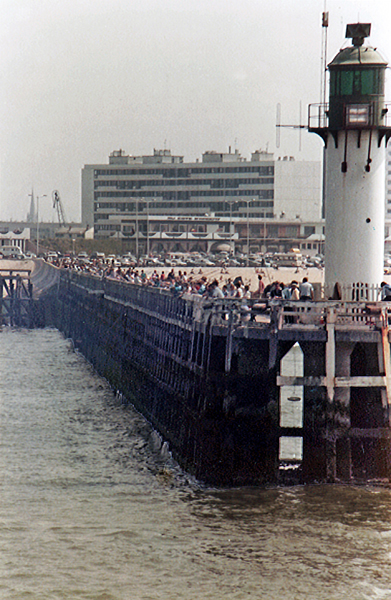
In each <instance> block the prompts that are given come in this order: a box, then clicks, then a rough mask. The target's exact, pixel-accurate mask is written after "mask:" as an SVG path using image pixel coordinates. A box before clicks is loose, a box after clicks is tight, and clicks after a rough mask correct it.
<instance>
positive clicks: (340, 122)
mask: <svg viewBox="0 0 391 600" xmlns="http://www.w3.org/2000/svg"><path fill="white" fill-rule="evenodd" d="M370 30H371V25H370V24H369V23H366V24H365V23H356V24H353V25H347V28H346V37H351V38H353V46H350V47H349V48H344V49H343V50H341V51H340V52H339V53H338V54H337V56H336V57H335V58H334V59H333V60H332V62H331V63H330V64H329V65H328V67H329V71H330V98H329V110H328V119H329V129H330V130H332V131H338V130H341V129H375V128H376V129H379V128H382V127H384V126H385V115H386V112H387V110H386V108H385V101H384V87H385V86H384V82H385V71H386V68H387V62H386V61H385V60H384V59H383V58H382V56H381V55H380V54H379V52H377V50H376V48H371V47H368V46H363V42H364V39H365V37H367V36H368V35H369V33H370Z"/></svg>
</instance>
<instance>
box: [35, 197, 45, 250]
mask: <svg viewBox="0 0 391 600" xmlns="http://www.w3.org/2000/svg"><path fill="white" fill-rule="evenodd" d="M46 197H47V195H46V194H43V195H42V196H37V257H39V199H40V198H46Z"/></svg>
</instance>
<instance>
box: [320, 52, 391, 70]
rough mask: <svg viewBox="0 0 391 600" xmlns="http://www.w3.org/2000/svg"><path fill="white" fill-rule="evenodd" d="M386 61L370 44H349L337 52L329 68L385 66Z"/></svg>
mask: <svg viewBox="0 0 391 600" xmlns="http://www.w3.org/2000/svg"><path fill="white" fill-rule="evenodd" d="M387 64H388V63H387V61H386V60H384V58H383V57H382V55H381V54H380V53H379V52H378V51H377V49H376V48H372V47H370V46H349V47H348V48H343V49H342V50H340V51H339V52H338V54H337V55H336V56H335V57H334V59H333V60H332V61H331V63H330V64H329V69H332V68H333V67H353V66H358V65H361V66H363V67H365V66H368V67H369V66H375V65H376V66H383V67H386V66H387Z"/></svg>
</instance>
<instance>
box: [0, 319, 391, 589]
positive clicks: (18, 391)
mask: <svg viewBox="0 0 391 600" xmlns="http://www.w3.org/2000/svg"><path fill="white" fill-rule="evenodd" d="M0 428H1V430H0V482H1V485H0V599H1V600H5V599H6V600H8V599H15V600H23V599H29V600H46V599H47V600H57V599H65V598H66V599H70V600H71V599H72V600H77V599H89V600H141V599H142V600H160V599H162V600H176V599H183V600H203V599H205V600H217V599H230V600H231V599H238V600H242V599H246V598H248V599H262V600H278V599H283V600H303V599H306V600H307V599H309V600H320V599H324V600H342V599H349V600H350V599H359V600H364V599H366V600H367V599H382V600H384V599H391V490H390V489H387V488H376V487H370V486H368V487H347V486H337V485H330V486H326V485H321V486H307V487H306V486H303V487H301V486H300V487H293V488H271V489H258V488H240V489H213V488H210V487H205V486H203V485H202V484H201V483H199V482H197V481H195V480H194V479H192V478H191V477H190V476H188V475H187V474H186V473H184V472H183V471H182V470H181V469H180V468H179V467H178V466H177V465H176V463H175V462H174V461H173V460H172V458H171V456H170V453H169V449H168V448H167V445H166V444H162V440H161V439H160V437H159V436H158V435H157V434H156V433H155V432H154V431H153V429H152V428H151V427H150V425H149V424H148V423H147V422H146V421H145V420H144V419H143V418H142V417H141V416H140V415H139V414H138V413H137V412H136V411H135V410H133V409H132V407H131V406H129V405H124V404H122V403H121V402H120V401H119V399H118V398H117V397H115V395H114V394H113V391H112V390H111V389H110V388H109V386H108V385H107V383H106V382H105V381H104V380H102V379H101V378H100V377H98V376H97V375H96V373H94V371H93V369H92V368H91V366H90V365H89V364H88V363H87V362H86V361H85V359H84V358H83V357H82V356H80V355H79V354H77V353H76V352H75V351H74V350H73V347H72V345H71V343H70V342H69V341H68V340H65V339H63V337H62V336H61V334H60V333H58V332H57V331H56V330H50V329H45V330H33V331H25V330H13V329H8V328H4V329H3V330H2V331H1V332H0Z"/></svg>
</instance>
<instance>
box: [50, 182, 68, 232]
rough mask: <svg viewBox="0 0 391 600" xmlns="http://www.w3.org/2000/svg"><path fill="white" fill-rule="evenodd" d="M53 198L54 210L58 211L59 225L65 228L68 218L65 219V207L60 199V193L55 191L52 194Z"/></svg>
mask: <svg viewBox="0 0 391 600" xmlns="http://www.w3.org/2000/svg"><path fill="white" fill-rule="evenodd" d="M52 198H53V208H55V209H56V210H57V217H58V223H59V225H60V227H61V226H63V227H65V226H66V218H65V212H64V207H63V205H62V202H61V198H60V192H58V191H57V190H54V191H53V192H52Z"/></svg>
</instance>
